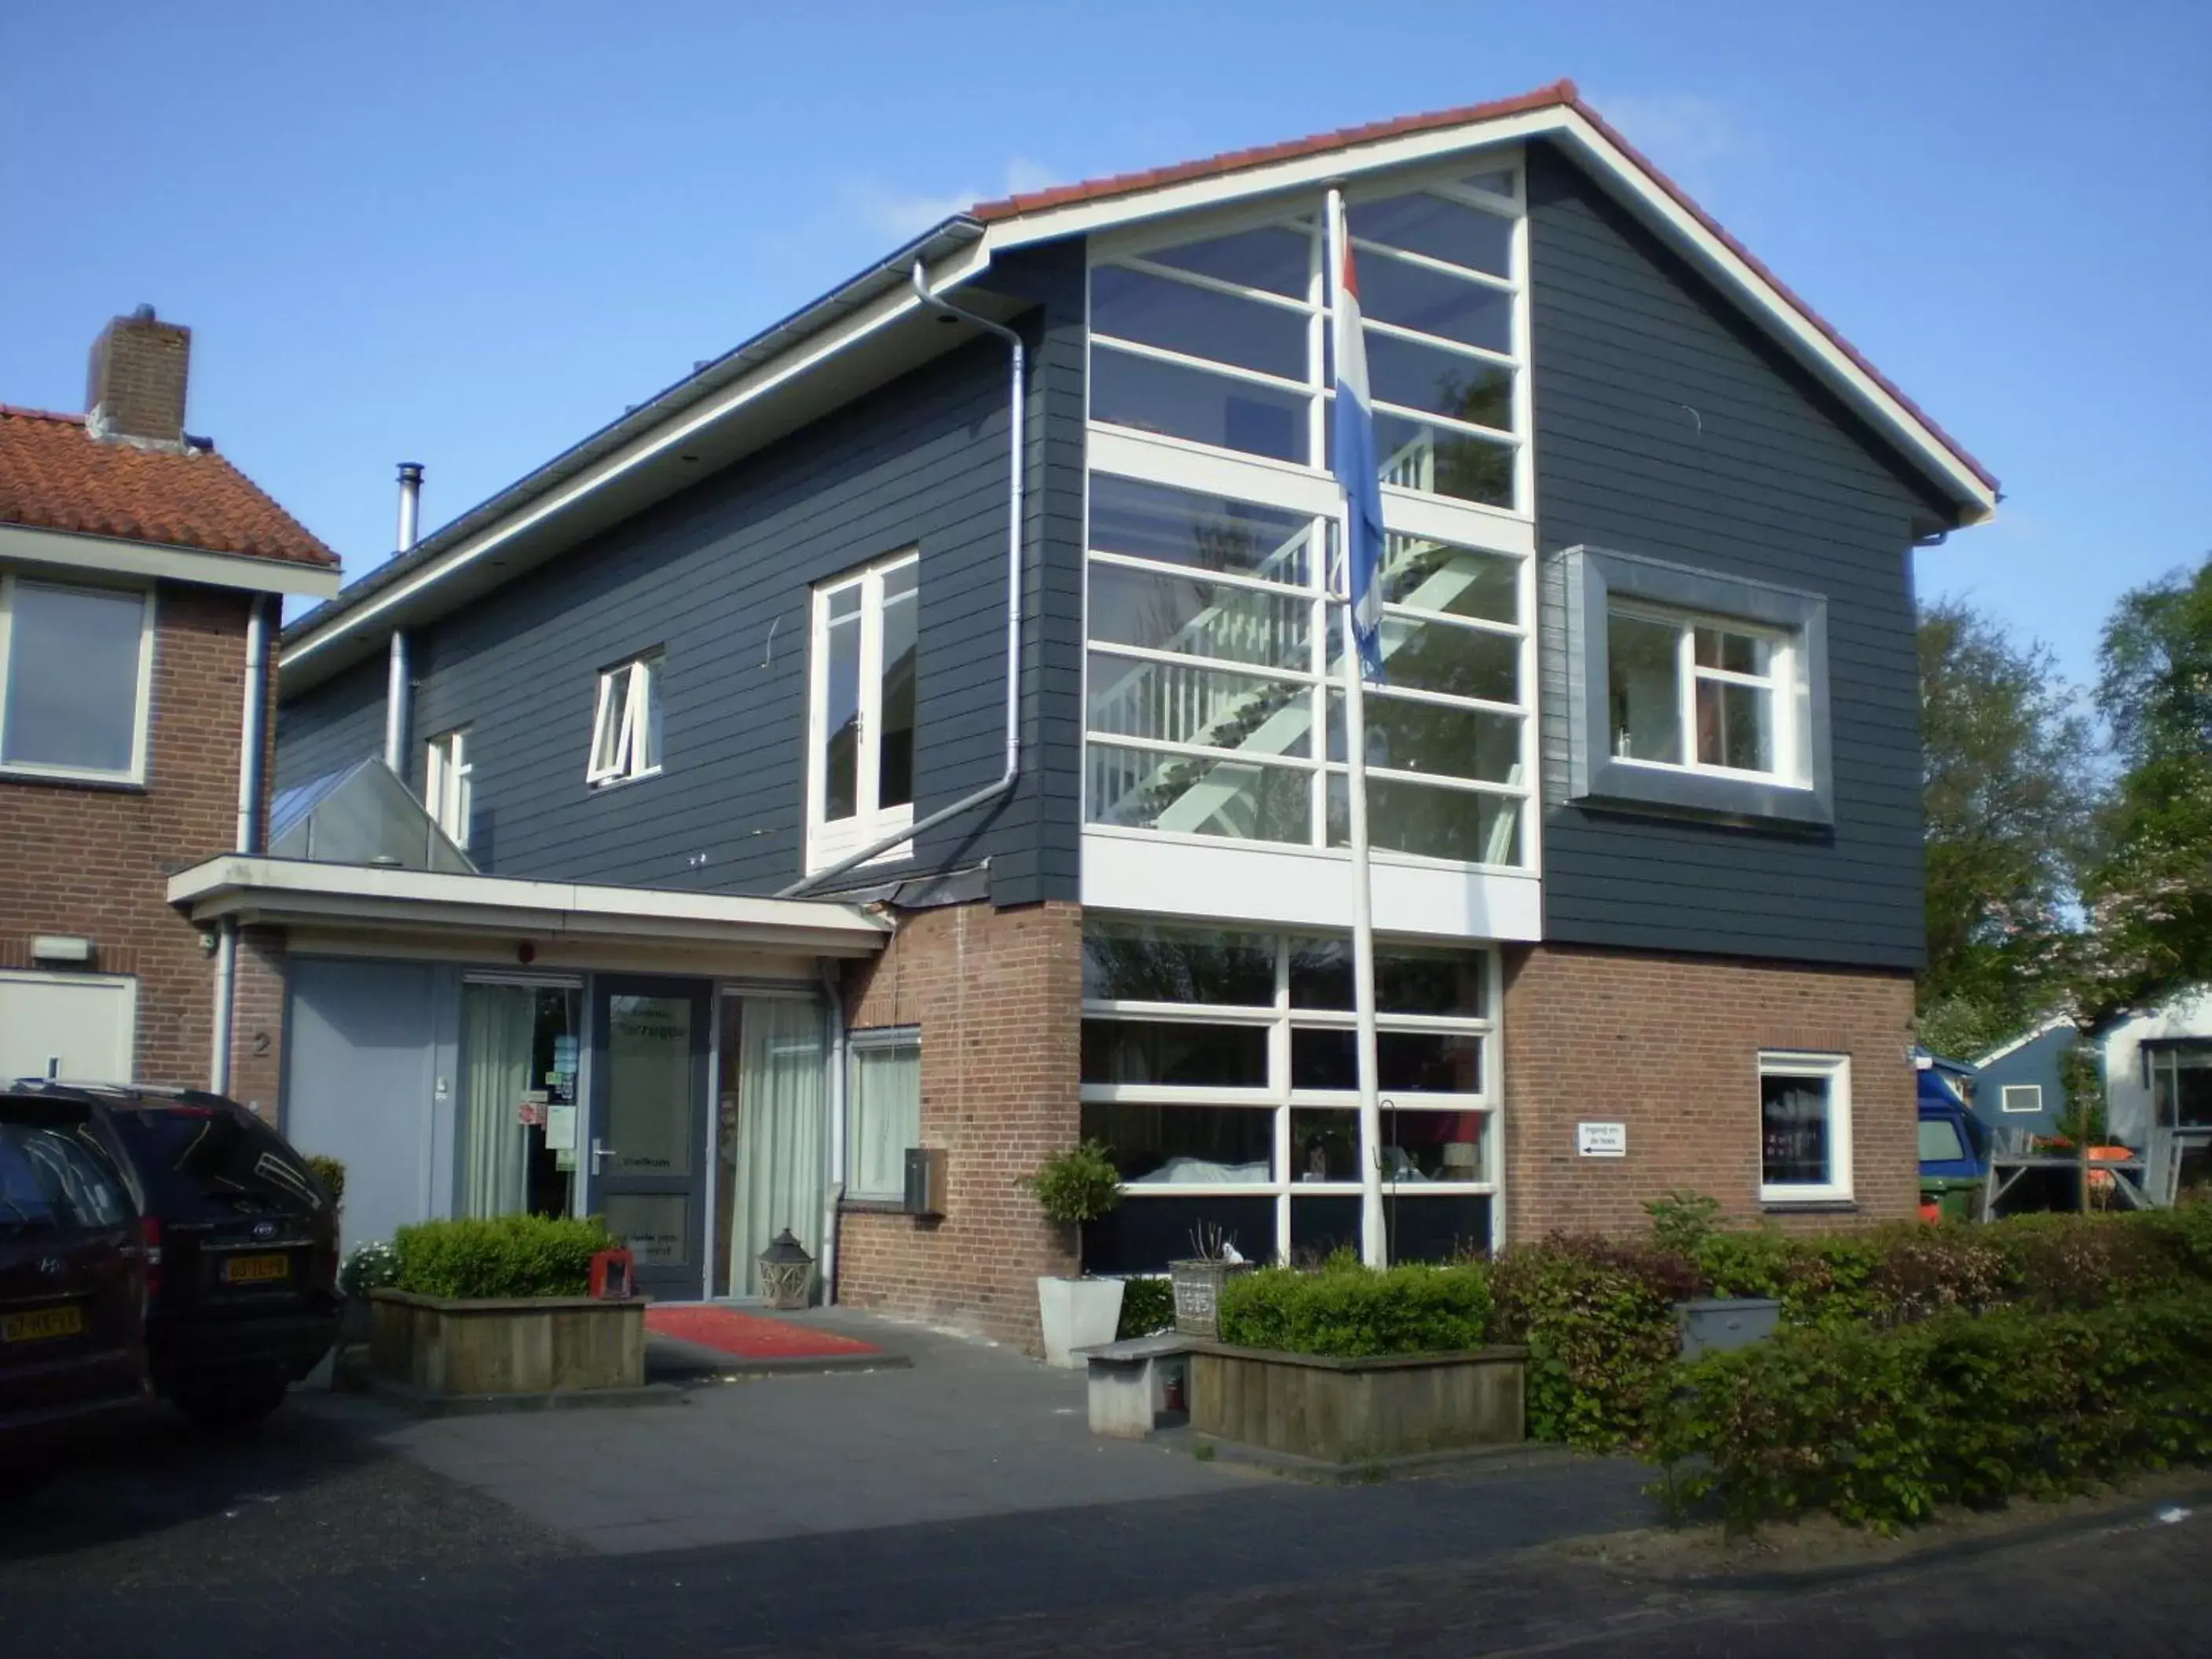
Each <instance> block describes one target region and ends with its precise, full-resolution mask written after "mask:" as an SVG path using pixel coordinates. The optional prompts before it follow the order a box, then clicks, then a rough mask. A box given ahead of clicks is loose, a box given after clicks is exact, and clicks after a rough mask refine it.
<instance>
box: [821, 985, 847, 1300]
mask: <svg viewBox="0 0 2212 1659" xmlns="http://www.w3.org/2000/svg"><path fill="white" fill-rule="evenodd" d="M822 991H823V995H824V996H825V997H827V998H828V999H829V1090H828V1091H827V1092H828V1094H829V1191H828V1193H827V1194H825V1195H824V1197H823V1201H822V1261H821V1263H820V1270H821V1273H822V1305H823V1307H825V1308H827V1307H830V1306H832V1305H834V1304H836V1300H837V1201H838V1200H839V1199H841V1198H842V1196H843V1195H844V1192H845V989H844V985H843V983H842V980H841V979H840V977H839V975H838V972H837V965H836V963H831V962H825V963H823V964H822Z"/></svg>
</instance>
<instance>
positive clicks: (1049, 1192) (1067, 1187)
mask: <svg viewBox="0 0 2212 1659" xmlns="http://www.w3.org/2000/svg"><path fill="white" fill-rule="evenodd" d="M1021 1184H1022V1185H1023V1186H1024V1187H1026V1188H1029V1189H1030V1192H1031V1193H1032V1194H1035V1195H1036V1201H1037V1207H1038V1208H1040V1209H1042V1211H1043V1212H1044V1213H1045V1218H1046V1219H1047V1220H1048V1221H1056V1222H1058V1223H1060V1225H1062V1226H1078V1225H1081V1224H1082V1223H1084V1222H1085V1221H1096V1220H1097V1219H1098V1218H1099V1217H1100V1216H1103V1215H1104V1214H1106V1213H1107V1212H1109V1211H1110V1210H1112V1209H1113V1208H1114V1206H1115V1205H1117V1204H1119V1203H1120V1202H1121V1171H1120V1170H1117V1169H1115V1167H1114V1152H1113V1149H1112V1148H1111V1147H1109V1146H1106V1145H1105V1144H1104V1143H1103V1141H1097V1140H1086V1141H1085V1142H1084V1143H1083V1144H1082V1145H1081V1146H1071V1147H1069V1148H1068V1149H1067V1150H1066V1152H1054V1154H1053V1155H1052V1156H1051V1157H1050V1158H1047V1159H1045V1161H1044V1162H1043V1163H1042V1164H1040V1165H1038V1166H1037V1170H1036V1174H1035V1175H1031V1176H1024V1177H1023V1178H1022V1183H1021Z"/></svg>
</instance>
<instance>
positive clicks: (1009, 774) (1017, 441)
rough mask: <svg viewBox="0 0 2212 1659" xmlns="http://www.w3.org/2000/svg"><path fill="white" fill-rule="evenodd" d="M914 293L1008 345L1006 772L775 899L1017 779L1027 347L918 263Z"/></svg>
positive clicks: (838, 872)
mask: <svg viewBox="0 0 2212 1659" xmlns="http://www.w3.org/2000/svg"><path fill="white" fill-rule="evenodd" d="M913 281H914V291H915V295H916V296H917V297H918V298H920V300H921V302H922V304H924V305H926V306H927V307H930V309H931V310H933V311H940V312H943V313H945V316H946V317H948V318H957V319H959V320H960V321H962V322H963V323H973V324H975V326H976V327H978V328H980V329H985V330H987V331H989V332H991V333H993V334H995V335H997V336H998V337H1000V339H1002V340H1004V341H1005V342H1006V345H1007V347H1008V356H1009V364H1008V373H1009V376H1010V379H1011V385H1012V389H1011V390H1010V391H1009V392H1007V395H1006V428H1007V432H1006V435H1007V441H1008V446H1009V449H1010V452H1011V455H1010V459H1009V460H1008V462H1007V469H1006V470H1007V482H1006V770H1005V771H1004V772H1002V773H1000V775H999V781H997V782H996V783H991V784H986V785H985V786H984V787H982V788H981V789H978V790H976V791H975V793H973V794H969V795H963V796H962V797H961V798H960V799H958V800H956V801H954V802H953V803H952V805H950V806H941V807H939V809H938V810H937V811H934V812H932V813H931V814H930V815H929V816H928V817H926V818H924V819H922V820H921V823H915V824H912V825H909V826H908V828H906V829H896V830H893V831H892V832H891V833H890V835H888V836H884V837H883V838H882V839H881V840H879V841H873V842H869V843H868V845H866V847H863V848H861V849H860V851H859V852H857V853H854V854H848V855H847V856H846V857H844V858H842V859H839V860H837V861H836V863H835V864H832V865H830V866H828V867H827V868H825V869H821V870H817V871H816V872H814V873H813V874H812V875H811V876H805V877H802V878H800V879H799V880H797V881H794V882H793V883H792V884H791V885H790V886H788V887H786V888H783V889H781V890H779V891H778V892H777V894H776V896H777V897H778V898H798V897H800V896H803V895H804V894H805V893H807V892H809V891H811V890H813V889H814V888H816V887H818V886H820V885H821V884H823V882H825V881H828V880H829V879H830V878H832V877H834V876H842V875H843V874H844V873H845V872H847V871H848V870H851V869H854V868H855V867H857V866H860V865H863V864H866V862H867V861H868V860H870V859H872V858H874V857H876V856H877V855H878V854H882V853H888V852H889V851H890V849H891V848H894V847H896V846H899V845H901V844H902V843H903V842H910V841H913V840H915V839H916V838H917V837H919V836H921V835H922V834H924V833H925V832H926V831H927V830H931V829H935V828H936V827H937V826H938V825H939V824H940V823H945V821H946V820H947V819H948V818H956V817H959V816H960V815H961V814H962V813H963V812H966V811H972V810H973V809H974V808H975V807H978V806H981V805H983V804H984V803H985V802H987V801H991V800H995V799H998V797H1000V795H1003V794H1006V793H1007V792H1009V791H1010V790H1012V788H1013V787H1014V783H1015V781H1016V780H1017V779H1018V778H1019V777H1020V775H1021V767H1022V513H1023V510H1024V501H1025V495H1024V489H1023V487H1022V483H1023V475H1022V468H1023V462H1024V459H1025V457H1024V453H1023V447H1024V436H1023V426H1024V422H1023V418H1022V417H1023V410H1024V397H1023V392H1024V385H1023V382H1024V378H1025V377H1024V364H1025V362H1026V358H1025V356H1024V351H1025V348H1024V346H1023V344H1022V337H1021V336H1020V335H1019V334H1018V333H1017V332H1016V331H1014V330H1012V329H1011V328H1008V327H1007V326H1006V325H1005V324H1004V323H994V322H993V321H992V320H991V319H989V318H988V317H978V316H977V315H976V314H975V313H974V312H972V311H963V310H961V309H960V307H957V306H955V305H950V304H947V303H946V302H945V301H943V300H940V299H939V298H938V297H937V295H934V294H932V293H931V292H930V291H929V283H928V280H927V277H926V276H925V275H924V274H923V271H922V268H921V260H919V259H917V260H915V262H914V275H913Z"/></svg>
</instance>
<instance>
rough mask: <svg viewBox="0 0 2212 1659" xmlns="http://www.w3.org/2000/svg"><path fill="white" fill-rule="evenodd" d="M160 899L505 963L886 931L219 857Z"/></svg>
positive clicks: (805, 950) (841, 919)
mask: <svg viewBox="0 0 2212 1659" xmlns="http://www.w3.org/2000/svg"><path fill="white" fill-rule="evenodd" d="M169 902H170V903H171V904H173V905H174V906H176V907H177V908H179V909H180V910H182V911H183V912H184V913H185V915H187V916H189V917H190V918H191V920H192V921H195V922H198V923H208V922H216V921H224V920H226V919H228V920H231V921H237V922H239V923H240V924H241V925H254V924H265V925H271V926H277V927H288V928H291V929H295V930H299V929H306V930H312V931H313V932H314V933H317V934H327V935H333V936H338V935H343V936H349V937H354V938H361V937H362V936H364V935H366V936H372V937H376V938H385V939H391V940H392V941H393V942H394V943H398V941H401V940H406V941H410V942H413V943H417V944H434V945H444V946H446V947H448V948H450V947H452V946H455V945H473V946H477V947H480V948H483V949H486V950H489V951H497V952H498V953H499V954H502V955H503V954H506V953H507V952H509V951H513V948H514V947H515V946H516V945H521V944H529V945H533V946H556V947H557V946H563V945H565V946H567V947H568V951H566V952H563V954H574V953H575V952H578V951H589V952H592V953H595V954H596V953H599V952H602V951H605V952H610V953H614V954H619V955H623V956H633V955H635V954H637V953H639V952H652V953H659V952H666V953H668V954H670V955H671V956H680V957H686V958H694V957H701V956H721V955H728V956H737V955H740V954H744V953H754V952H774V953H777V954H781V955H785V956H806V957H866V956H872V955H873V954H874V953H875V952H876V951H879V950H881V949H882V948H883V947H884V943H885V941H887V940H888V939H890V933H891V927H890V923H889V922H887V921H883V920H881V919H879V918H878V917H876V916H872V915H869V914H868V913H867V912H866V911H865V910H863V909H861V908H859V907H858V906H856V905H851V904H839V903H835V902H830V901H829V900H824V899H777V898H747V897H743V896H737V895H732V894H726V893H680V892H672V891H670V890H667V889H665V888H648V887H598V886H590V885H585V884H579V883H574V882H563V881H526V880H522V879H520V878H515V877H512V876H482V875H458V874H453V873H450V872H441V871H428V870H394V869H386V868H381V867H379V866H364V865H349V864H321V863H314V862H311V861H308V860H299V859H272V858H262V857H252V856H248V855H246V854H222V855H221V856H218V857H216V858H211V859H208V860H204V862H202V863H199V864H196V865H194V866H192V867H191V869H189V870H184V871H180V872H178V873H177V874H176V875H173V876H172V877H171V878H169Z"/></svg>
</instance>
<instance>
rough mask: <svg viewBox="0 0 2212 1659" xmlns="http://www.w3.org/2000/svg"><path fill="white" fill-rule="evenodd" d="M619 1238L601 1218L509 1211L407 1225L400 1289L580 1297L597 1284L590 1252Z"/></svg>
mask: <svg viewBox="0 0 2212 1659" xmlns="http://www.w3.org/2000/svg"><path fill="white" fill-rule="evenodd" d="M618 1243H619V1241H618V1240H617V1239H616V1237H614V1235H613V1234H611V1233H610V1232H609V1231H607V1230H606V1226H605V1223H603V1222H601V1221H600V1220H599V1218H597V1217H590V1218H579V1219H570V1220H555V1219H553V1218H550V1217H547V1216H540V1215H503V1216H499V1217H496V1218H493V1219H491V1220H487V1221H477V1220H455V1221H424V1222H419V1223H417V1224H416V1225H414V1226H411V1227H402V1228H401V1229H400V1230H399V1231H398V1233H397V1234H395V1235H394V1236H393V1237H392V1250H393V1253H394V1254H395V1255H397V1256H398V1264H399V1273H398V1281H397V1283H398V1288H399V1289H400V1290H403V1291H413V1292H415V1293H416V1295H418V1296H441V1297H464V1298H480V1299H489V1298H496V1297H531V1296H582V1295H583V1294H584V1293H585V1292H586V1291H588V1290H589V1289H590V1288H591V1277H592V1256H593V1255H596V1254H598V1253H599V1251H601V1250H611V1249H616V1248H617V1245H618Z"/></svg>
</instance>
